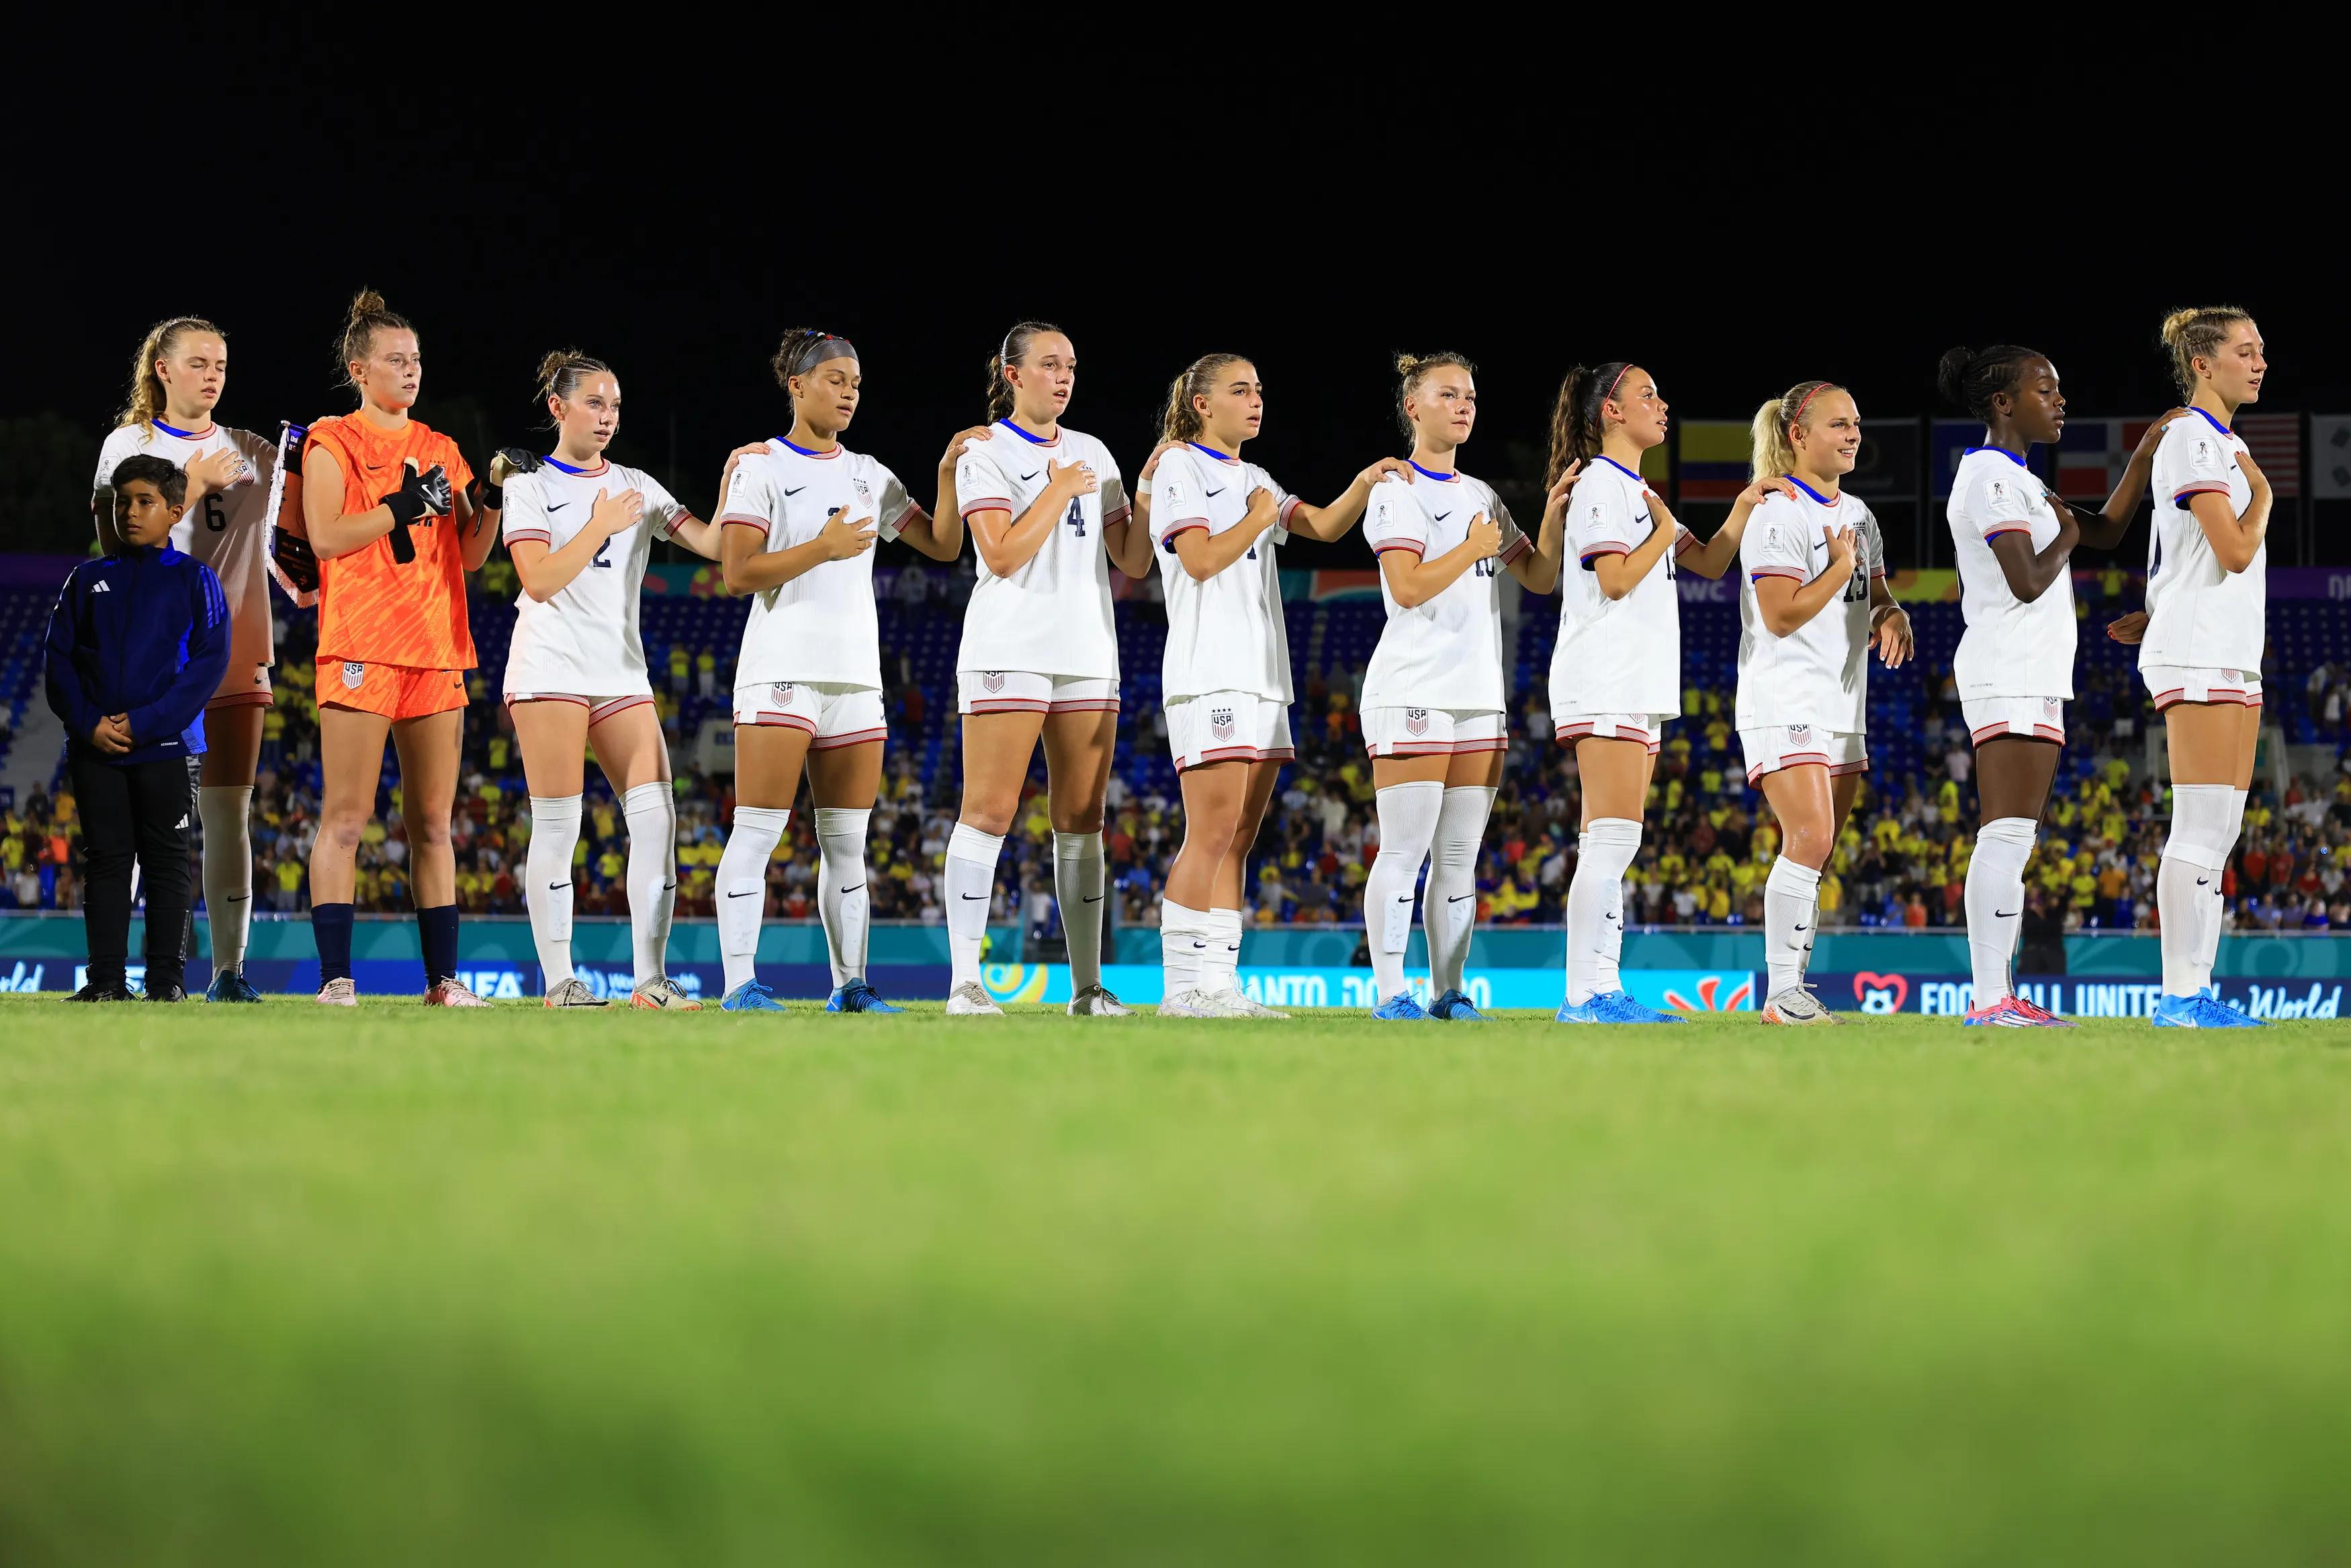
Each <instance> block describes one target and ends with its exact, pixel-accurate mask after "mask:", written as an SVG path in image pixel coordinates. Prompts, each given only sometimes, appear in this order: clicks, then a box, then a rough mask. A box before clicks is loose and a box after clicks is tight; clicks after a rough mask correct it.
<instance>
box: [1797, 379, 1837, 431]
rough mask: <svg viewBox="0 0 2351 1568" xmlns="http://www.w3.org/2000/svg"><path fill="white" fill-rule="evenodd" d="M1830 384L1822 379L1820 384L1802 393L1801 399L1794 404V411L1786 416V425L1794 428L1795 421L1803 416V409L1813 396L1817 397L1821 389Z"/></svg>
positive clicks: (1821, 391)
mask: <svg viewBox="0 0 2351 1568" xmlns="http://www.w3.org/2000/svg"><path fill="white" fill-rule="evenodd" d="M1830 385H1831V383H1829V382H1827V381H1823V382H1822V383H1820V385H1818V386H1816V387H1814V388H1813V389H1812V390H1811V391H1809V392H1806V393H1805V394H1804V395H1803V398H1802V400H1801V401H1799V402H1798V403H1797V404H1796V411H1795V412H1794V413H1792V414H1790V415H1789V416H1788V427H1789V428H1790V429H1791V430H1792V429H1794V428H1795V425H1796V421H1799V420H1801V419H1802V418H1803V417H1804V410H1805V408H1806V407H1807V406H1808V405H1809V404H1810V403H1811V402H1812V400H1813V399H1814V398H1817V397H1819V396H1820V395H1821V394H1822V393H1823V391H1826V390H1827V389H1828V388H1829V386H1830Z"/></svg>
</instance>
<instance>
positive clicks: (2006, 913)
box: [1797, 909, 2016, 930]
mask: <svg viewBox="0 0 2351 1568" xmlns="http://www.w3.org/2000/svg"><path fill="white" fill-rule="evenodd" d="M1991 918H1992V919H1995V920H2012V919H2015V918H2016V911H2015V910H2014V909H1994V910H1993V911H1992V912H1991ZM1797 929H1799V930H1802V929H1803V928H1802V927H1801V926H1799V927H1798V928H1797Z"/></svg>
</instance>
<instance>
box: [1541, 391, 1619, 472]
mask: <svg viewBox="0 0 2351 1568" xmlns="http://www.w3.org/2000/svg"><path fill="white" fill-rule="evenodd" d="M1631 369H1633V362H1632V361H1631V360H1629V359H1611V360H1610V361H1609V362H1608V363H1607V364H1605V365H1596V366H1595V365H1578V366H1576V367H1575V368H1574V369H1572V370H1570V371H1569V372H1568V373H1567V379H1565V380H1563V381H1562V382H1560V384H1559V396H1558V397H1557V398H1555V399H1553V400H1552V406H1551V462H1549V464H1548V465H1547V468H1546V472H1545V473H1544V476H1543V484H1544V486H1545V487H1546V488H1548V487H1549V486H1550V485H1552V484H1553V483H1557V482H1558V480H1559V476H1560V475H1561V474H1562V473H1565V472H1567V471H1568V468H1569V466H1570V465H1571V464H1573V463H1578V462H1591V461H1592V460H1593V458H1595V457H1598V456H1599V455H1600V438H1601V437H1602V436H1603V435H1604V434H1605V433H1607V432H1606V431H1605V429H1604V421H1603V420H1602V416H1601V410H1603V409H1604V408H1605V407H1606V406H1607V403H1608V400H1609V399H1610V398H1613V397H1614V396H1615V395H1616V384H1617V383H1618V382H1619V381H1622V380H1623V379H1625V372H1627V371H1629V370H1631Z"/></svg>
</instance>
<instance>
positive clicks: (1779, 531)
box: [1739, 496, 1813, 583]
mask: <svg viewBox="0 0 2351 1568" xmlns="http://www.w3.org/2000/svg"><path fill="white" fill-rule="evenodd" d="M1811 526H1812V524H1811V523H1810V522H1809V521H1808V520H1807V519H1806V518H1805V517H1804V515H1803V514H1802V512H1801V511H1799V510H1798V509H1797V506H1796V504H1795V503H1794V502H1792V501H1788V500H1785V499H1782V498H1781V497H1778V496H1774V497H1772V498H1771V499H1770V500H1767V501H1765V502H1764V503H1763V504H1762V505H1761V506H1759V507H1757V508H1756V509H1755V515H1754V516H1752V517H1750V518H1749V519H1748V522H1747V533H1746V534H1745V535H1744V536H1743V537H1741V538H1740V541H1739V569H1740V571H1742V572H1745V573H1746V574H1747V580H1748V581H1750V582H1753V581H1754V580H1755V579H1757V578H1758V577H1792V578H1794V579H1795V580H1796V581H1797V582H1799V583H1809V582H1811V581H1812V580H1813V542H1812V540H1811V538H1810V537H1809V536H1808V535H1806V532H1805V530H1806V529H1808V528H1810V527H1811Z"/></svg>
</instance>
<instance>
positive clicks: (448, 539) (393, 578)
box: [302, 289, 499, 1007]
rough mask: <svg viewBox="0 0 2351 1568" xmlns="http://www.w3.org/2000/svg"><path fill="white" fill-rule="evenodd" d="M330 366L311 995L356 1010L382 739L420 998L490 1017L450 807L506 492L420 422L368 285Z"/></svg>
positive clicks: (316, 473)
mask: <svg viewBox="0 0 2351 1568" xmlns="http://www.w3.org/2000/svg"><path fill="white" fill-rule="evenodd" d="M336 360H337V363H338V364H339V365H340V368H341V369H342V371H343V374H344V376H345V377H346V378H347V379H349V380H350V385H351V389H352V390H353V391H354V392H356V393H357V394H358V396H359V408H358V410H356V411H354V412H351V413H348V414H336V415H332V416H330V417H329V418H326V419H322V420H319V421H317V422H316V423H315V424H313V425H311V426H310V431H309V437H308V441H307V443H306V444H305V446H304V448H303V460H302V471H303V473H304V476H305V477H306V479H307V480H308V483H307V484H306V486H305V487H304V489H303V492H302V512H303V517H304V521H305V524H307V532H308V538H309V543H310V548H311V549H312V550H313V551H314V552H315V553H316V554H317V556H318V560H319V685H318V692H319V768H320V773H321V774H322V775H323V782H324V786H325V787H324V794H325V799H324V800H323V801H322V802H321V803H320V807H319V818H320V820H319V836H318V841H317V843H316V844H314V845H313V846H312V847H311V850H310V929H311V932H312V934H313V936H314V937H315V938H316V940H317V941H318V944H319V982H320V983H319V1001H320V1002H325V1003H328V1004H329V1005H331V1006H341V1007H349V1006H351V1005H353V1004H354V1003H355V1002H356V1000H357V988H356V987H355V986H354V985H353V984H352V981H351V892H352V888H353V876H352V866H353V857H354V856H355V855H356V854H357V852H358V850H359V844H360V832H361V830H363V829H364V828H365V827H366V826H367V824H368V821H369V819H370V818H371V817H372V816H373V815H375V794H376V786H377V782H378V780H379V778H380V776H381V774H382V771H383V744H384V741H385V739H386V738H387V737H389V738H390V739H391V741H392V745H393V747H394V748H395V749H396V750H397V752H398V753H399V755H400V785H401V787H400V814H401V818H402V822H403V823H404V824H405V825H406V826H407V830H408V846H409V865H410V872H409V875H410V878H411V881H410V887H411V888H412V889H413V895H414V897H415V900H416V924H417V929H418V934H419V937H420V939H421V940H422V943H423V950H424V983H425V992H424V1000H425V1002H426V1003H427V1004H428V1005H431V1006H437V1007H486V1006H488V1005H489V1003H487V1002H484V1001H483V1000H482V999H481V998H480V997H478V996H475V994H474V993H473V992H471V991H469V990H467V989H466V988H465V985H464V984H463V983H461V982H460V981H458V979H457V863H456V857H455V854H454V852H453V851H452V850H451V848H450V844H449V812H450V808H451V806H452V805H454V804H455V800H456V794H457V764H458V754H459V745H460V742H462V740H463V738H464V733H465V671H466V670H469V669H470V668H472V666H473V663H474V636H473V631H472V629H471V628H470V627H469V626H468V625H467V623H466V618H465V574H466V573H467V572H472V571H478V570H480V568H481V566H482V563H483V562H484V561H485V560H486V559H488V558H489V554H490V546H491V545H493V544H495V543H496V540H497V522H498V515H497V514H498V506H499V498H498V496H497V495H496V493H495V491H486V492H485V493H484V494H483V497H482V501H481V504H479V505H476V504H475V501H474V499H473V498H472V497H471V496H469V495H468V494H467V493H466V486H467V485H469V484H470V483H472V481H473V477H474V471H473V470H472V469H471V468H470V467H468V466H467V465H466V462H465V457H464V456H463V454H461V453H460V452H458V451H457V443H456V442H455V441H452V440H450V439H449V438H448V437H447V436H445V435H443V434H441V433H440V432H439V431H434V430H432V429H430V428H428V427H427V426H426V425H425V424H424V423H423V421H420V420H417V419H413V418H412V417H411V416H410V413H409V410H410V409H412V408H413V407H414V406H415V403H416V398H417V394H418V392H419V390H420V389H422V387H423V382H424V354H423V348H422V347H421V346H420V343H419V341H418V338H417V335H416V329H415V328H414V327H412V326H410V325H409V323H408V322H407V321H406V320H405V319H404V318H403V317H400V316H397V315H394V314H393V313H392V311H391V310H390V309H388V308H386V306H385V305H384V302H383V296H381V295H379V294H377V293H376V292H375V291H374V290H373V289H363V290H361V291H360V294H359V295H358V296H356V297H355V298H353V299H352V301H351V307H350V315H349V317H347V318H346V320H345V321H344V324H343V330H342V335H341V337H340V338H339V339H338V342H337V347H336Z"/></svg>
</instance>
